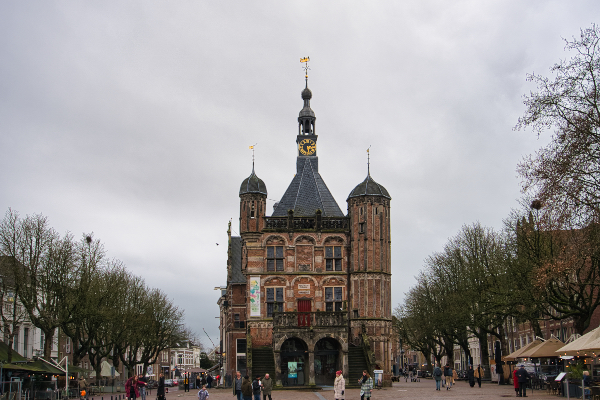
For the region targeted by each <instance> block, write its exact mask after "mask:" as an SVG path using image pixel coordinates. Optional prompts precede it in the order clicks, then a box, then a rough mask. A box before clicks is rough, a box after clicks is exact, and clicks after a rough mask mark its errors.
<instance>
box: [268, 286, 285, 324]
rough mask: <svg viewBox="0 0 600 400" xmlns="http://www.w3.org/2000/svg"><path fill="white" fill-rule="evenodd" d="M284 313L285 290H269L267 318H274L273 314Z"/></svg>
mask: <svg viewBox="0 0 600 400" xmlns="http://www.w3.org/2000/svg"><path fill="white" fill-rule="evenodd" d="M275 311H278V312H283V288H281V287H278V288H267V318H272V317H273V312H275Z"/></svg>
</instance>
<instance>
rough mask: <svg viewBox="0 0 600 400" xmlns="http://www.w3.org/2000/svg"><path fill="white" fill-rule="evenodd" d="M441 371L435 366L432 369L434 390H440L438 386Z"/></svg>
mask: <svg viewBox="0 0 600 400" xmlns="http://www.w3.org/2000/svg"><path fill="white" fill-rule="evenodd" d="M442 375H443V372H442V369H441V368H440V366H439V365H437V364H436V365H435V368H434V369H433V379H435V390H442V389H441V388H440V386H441V385H440V384H441V383H442Z"/></svg>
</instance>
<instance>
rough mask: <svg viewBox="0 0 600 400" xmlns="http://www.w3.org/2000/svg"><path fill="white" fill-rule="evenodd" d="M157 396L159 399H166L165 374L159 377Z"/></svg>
mask: <svg viewBox="0 0 600 400" xmlns="http://www.w3.org/2000/svg"><path fill="white" fill-rule="evenodd" d="M156 398H157V399H158V400H165V376H164V375H163V374H160V375H159V378H158V387H157V388H156Z"/></svg>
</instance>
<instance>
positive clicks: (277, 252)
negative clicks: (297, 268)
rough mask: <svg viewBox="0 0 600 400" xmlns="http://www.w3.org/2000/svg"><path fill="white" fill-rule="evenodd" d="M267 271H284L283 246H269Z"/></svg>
mask: <svg viewBox="0 0 600 400" xmlns="http://www.w3.org/2000/svg"><path fill="white" fill-rule="evenodd" d="M267 271H283V246H267Z"/></svg>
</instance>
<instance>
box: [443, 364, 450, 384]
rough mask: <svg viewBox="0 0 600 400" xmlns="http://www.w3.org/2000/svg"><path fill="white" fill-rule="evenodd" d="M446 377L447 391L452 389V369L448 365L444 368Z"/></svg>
mask: <svg viewBox="0 0 600 400" xmlns="http://www.w3.org/2000/svg"><path fill="white" fill-rule="evenodd" d="M444 377H445V379H446V390H448V389H450V388H451V387H452V368H450V364H446V366H445V367H444Z"/></svg>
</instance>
